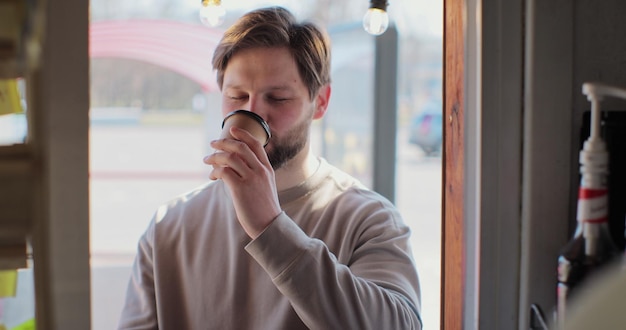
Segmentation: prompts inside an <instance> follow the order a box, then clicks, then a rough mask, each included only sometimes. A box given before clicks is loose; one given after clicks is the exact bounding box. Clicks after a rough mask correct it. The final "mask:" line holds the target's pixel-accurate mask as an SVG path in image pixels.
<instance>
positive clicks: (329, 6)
mask: <svg viewBox="0 0 626 330" xmlns="http://www.w3.org/2000/svg"><path fill="white" fill-rule="evenodd" d="M423 2H424V3H423V4H422V3H421V2H415V1H414V0H395V1H391V3H390V7H389V14H390V17H391V20H392V21H393V22H394V23H395V24H396V28H397V30H398V33H399V58H398V60H399V62H398V68H399V69H398V90H397V98H398V108H397V109H389V110H388V111H397V118H398V123H397V127H398V135H397V138H396V141H397V150H398V152H397V155H396V159H395V161H396V194H395V196H396V198H395V201H394V202H395V203H396V205H397V206H398V208H399V209H400V212H401V213H402V215H403V217H404V219H405V221H406V222H407V223H408V224H409V225H410V226H411V228H412V231H413V241H412V243H413V251H414V256H415V261H416V265H417V268H418V272H419V274H420V277H421V281H422V313H423V320H424V323H425V326H426V327H427V328H429V329H436V328H439V303H440V298H439V295H440V290H439V283H440V268H441V266H440V264H441V261H440V259H441V257H440V245H441V242H440V236H441V229H440V228H441V214H440V211H441V157H440V151H441V149H440V148H441V113H442V103H441V76H442V63H441V60H442V10H441V3H440V1H438V5H437V6H433V3H432V2H428V4H426V1H423ZM222 3H223V5H224V6H225V7H226V9H227V17H226V21H225V23H224V24H223V25H222V27H221V28H222V29H223V28H224V27H225V26H227V25H228V24H230V23H232V21H233V20H234V19H236V18H237V17H238V16H240V15H241V14H242V13H243V12H245V11H248V10H250V9H253V8H257V7H261V6H266V5H283V6H285V7H287V8H289V9H291V10H292V11H293V12H294V13H296V15H297V16H298V17H299V18H301V19H306V18H309V19H313V20H315V21H317V22H320V23H321V24H324V25H325V26H326V27H327V28H328V30H329V32H330V34H331V38H332V42H333V47H334V48H333V69H332V70H333V96H332V98H331V103H330V109H329V111H328V115H327V116H326V117H325V119H324V120H323V121H319V122H317V123H315V126H314V127H315V129H314V130H313V132H312V134H313V140H314V146H313V147H314V151H315V152H316V153H317V154H320V155H322V156H323V157H326V158H327V159H328V160H329V161H330V162H331V163H333V164H335V165H337V166H339V167H341V168H343V169H344V170H346V171H348V172H350V173H351V174H353V175H354V176H356V177H358V178H360V179H361V180H362V181H363V182H364V183H365V184H366V185H368V186H370V187H371V185H372V175H373V169H372V164H373V162H372V161H371V159H372V157H374V155H373V147H372V139H373V138H374V137H373V132H372V130H373V122H372V121H373V120H374V119H373V118H374V116H373V111H374V110H373V100H372V99H370V98H368V97H364V95H372V94H373V93H371V89H372V88H373V85H374V82H373V79H374V77H373V72H374V68H373V65H374V47H375V43H374V37H372V36H369V35H368V34H366V32H365V31H364V30H363V29H362V27H361V23H360V20H361V18H362V16H363V14H364V12H365V10H366V9H367V7H368V2H367V1H366V0H358V1H356V0H349V1H331V0H327V1H296V0H293V1H288V0H284V1H275V2H269V1H254V0H250V1H235V0H222ZM199 5H200V2H199V1H187V2H185V3H181V2H174V1H169V0H161V1H152V2H146V1H139V2H124V1H121V0H115V1H112V0H107V1H105V0H93V1H92V2H91V15H92V18H91V23H92V26H93V27H95V26H96V24H100V25H99V28H102V26H103V25H105V24H109V25H107V27H108V29H109V30H106V32H108V34H106V33H105V34H104V35H108V36H109V37H110V36H111V35H114V33H115V31H116V30H115V26H116V25H115V24H132V26H134V27H135V28H136V30H133V29H134V28H133V29H131V28H129V27H128V26H129V25H127V28H125V29H122V31H124V33H125V34H126V36H125V38H120V39H119V40H116V39H115V38H109V39H107V42H108V43H109V44H104V43H102V40H100V39H98V38H101V37H102V35H101V34H95V33H94V30H93V29H92V40H91V49H92V56H93V57H92V62H91V70H92V72H91V98H92V99H91V111H90V116H91V127H90V166H91V167H90V172H91V174H90V175H91V184H90V187H91V235H92V236H91V253H92V257H91V266H92V300H93V303H92V309H93V312H92V315H93V317H92V322H93V329H95V330H99V329H111V328H114V327H115V324H116V323H117V319H118V316H119V312H120V308H121V304H122V301H123V296H124V292H125V289H126V284H127V281H128V276H129V273H130V264H131V262H132V259H133V257H134V254H135V250H136V244H137V241H138V239H139V236H140V235H141V234H142V232H143V231H144V229H145V228H146V226H147V225H148V222H149V221H150V219H151V217H152V214H153V212H154V211H155V210H156V208H157V207H158V206H159V205H160V204H162V203H164V202H166V201H168V200H169V199H171V198H172V197H174V196H176V195H179V194H182V193H184V192H186V191H188V190H190V189H193V188H195V187H196V186H198V185H200V184H202V183H204V182H206V180H208V178H207V174H208V170H207V168H206V167H205V166H204V165H203V163H202V158H203V157H204V156H205V155H206V154H207V153H208V152H210V150H209V147H208V141H210V140H211V139H213V138H215V137H217V134H218V133H219V125H220V123H221V115H220V113H219V109H220V105H219V99H220V98H219V95H218V91H217V90H216V89H215V87H214V85H212V79H213V78H212V72H210V68H209V69H206V68H205V66H206V65H208V61H209V58H210V57H206V56H205V58H206V60H205V62H202V63H198V65H197V66H195V67H196V68H197V70H196V71H201V70H207V71H206V77H207V79H206V82H204V81H203V80H202V78H197V77H196V78H194V77H191V76H192V74H189V73H188V72H187V71H185V69H184V68H178V69H176V68H174V69H173V68H171V67H167V65H163V59H162V58H154V57H151V56H147V57H149V59H144V60H142V58H141V56H140V55H137V52H135V53H133V55H131V54H129V53H128V52H127V53H124V52H120V50H124V49H125V50H128V49H129V47H130V46H132V45H124V47H120V46H119V45H117V46H116V44H115V43H116V42H128V40H134V39H133V38H134V36H131V35H130V32H129V31H139V32H141V33H139V35H143V36H144V37H146V38H148V39H147V41H144V42H143V43H142V46H143V47H148V50H147V51H146V53H148V54H150V53H152V54H161V53H163V52H165V50H164V49H162V48H161V49H159V44H157V43H158V42H163V41H164V40H163V39H165V38H166V36H164V35H161V37H160V38H157V39H158V40H154V39H150V38H151V37H150V29H147V28H143V29H142V28H141V27H138V28H137V25H135V24H155V22H163V24H168V28H169V29H170V31H175V30H172V29H176V28H179V27H180V28H186V29H191V30H193V31H202V32H196V33H205V34H206V36H205V37H206V38H208V39H210V40H215V38H216V37H217V38H219V34H220V31H221V30H220V28H217V29H209V28H205V27H203V26H201V25H200V22H199V20H198V18H197V10H198V8H199ZM113 23H115V24H113ZM150 26H151V28H152V29H157V28H158V27H155V26H154V25H150ZM144 27H145V26H144ZM191 30H190V31H191ZM99 31H100V32H102V30H99ZM172 33H173V34H175V33H174V32H172ZM180 35H181V36H182V35H183V34H180ZM178 39H179V42H180V45H181V48H182V47H185V51H187V52H189V51H192V50H187V48H186V47H189V49H200V50H199V51H203V52H206V53H207V54H210V51H211V49H210V48H211V47H212V46H211V41H210V40H209V41H208V42H207V43H205V44H201V45H190V44H189V43H191V42H192V41H189V43H185V41H184V40H183V38H178ZM150 45H152V46H153V47H154V48H153V49H152V50H150V49H149V47H150ZM107 46H110V47H112V48H113V49H117V51H118V52H117V53H116V52H113V53H107V52H106V51H104V50H103V48H98V47H104V48H105V49H106V47H107ZM168 51H169V52H173V51H175V49H174V50H172V49H169V50H168ZM96 52H97V56H96ZM181 56H183V55H181ZM181 64H189V63H181ZM174 66H176V64H174ZM207 68H208V67H207Z"/></svg>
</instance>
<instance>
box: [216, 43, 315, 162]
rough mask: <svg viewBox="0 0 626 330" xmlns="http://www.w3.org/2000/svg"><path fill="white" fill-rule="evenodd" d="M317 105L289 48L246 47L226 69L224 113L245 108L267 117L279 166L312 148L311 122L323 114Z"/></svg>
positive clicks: (274, 158) (271, 157) (270, 149)
mask: <svg viewBox="0 0 626 330" xmlns="http://www.w3.org/2000/svg"><path fill="white" fill-rule="evenodd" d="M317 99H318V98H316V100H317ZM317 103H318V102H314V101H312V100H311V99H310V98H309V93H308V89H307V88H306V86H305V85H304V82H303V81H302V79H301V77H300V74H299V73H298V68H297V66H296V62H295V61H294V59H293V57H292V56H291V53H290V52H289V50H288V49H287V48H252V49H246V50H242V51H240V52H238V53H236V54H235V55H234V56H233V57H232V58H231V59H230V60H229V62H228V66H227V67H226V70H225V71H224V83H223V86H222V115H224V116H225V115H226V114H228V113H229V112H231V111H234V110H238V109H243V110H248V111H252V112H254V113H256V114H258V115H260V116H261V117H263V119H265V121H267V123H268V124H269V126H270V129H271V132H272V138H271V139H270V142H269V144H268V145H267V146H266V147H265V150H266V151H267V154H268V157H269V160H270V162H271V164H272V167H273V168H274V170H277V169H279V168H281V167H282V166H283V165H285V164H287V162H288V161H289V160H291V159H293V158H294V157H295V156H296V155H298V154H299V153H301V152H303V151H305V152H306V151H308V150H307V149H308V146H309V129H310V126H311V121H312V120H313V118H319V117H321V114H319V106H318V105H317ZM322 103H323V102H322ZM323 108H324V109H323V111H325V106H324V107H323ZM323 111H322V114H323ZM318 114H319V115H318Z"/></svg>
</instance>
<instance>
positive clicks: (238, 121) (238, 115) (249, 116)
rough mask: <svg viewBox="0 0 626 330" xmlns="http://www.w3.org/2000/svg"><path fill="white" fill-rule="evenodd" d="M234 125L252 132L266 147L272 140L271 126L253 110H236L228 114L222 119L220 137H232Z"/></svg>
mask: <svg viewBox="0 0 626 330" xmlns="http://www.w3.org/2000/svg"><path fill="white" fill-rule="evenodd" d="M233 126H235V127H238V128H241V129H243V130H245V131H248V132H250V134H252V136H254V137H255V138H256V139H257V140H258V141H259V142H261V143H263V146H264V147H265V146H266V145H267V144H268V143H269V142H270V137H272V134H271V133H270V126H269V125H268V124H267V122H265V120H263V118H261V116H259V115H257V114H256V113H254V112H251V111H247V110H235V111H233V112H230V113H229V114H227V115H226V117H224V120H223V121H222V134H221V135H220V138H221V139H226V138H230V139H232V138H233V137H232V136H231V135H230V128H231V127H233Z"/></svg>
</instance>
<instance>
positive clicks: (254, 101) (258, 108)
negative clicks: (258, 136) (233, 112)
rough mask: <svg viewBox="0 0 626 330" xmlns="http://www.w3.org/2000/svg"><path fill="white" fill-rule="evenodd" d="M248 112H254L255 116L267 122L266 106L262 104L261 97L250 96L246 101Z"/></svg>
mask: <svg viewBox="0 0 626 330" xmlns="http://www.w3.org/2000/svg"><path fill="white" fill-rule="evenodd" d="M247 105H248V109H246V110H248V111H250V112H254V113H255V114H257V115H259V116H261V118H263V120H265V121H268V119H269V118H268V114H269V112H268V106H267V104H265V103H264V102H263V98H262V97H257V96H252V97H250V99H249V101H248V104H247Z"/></svg>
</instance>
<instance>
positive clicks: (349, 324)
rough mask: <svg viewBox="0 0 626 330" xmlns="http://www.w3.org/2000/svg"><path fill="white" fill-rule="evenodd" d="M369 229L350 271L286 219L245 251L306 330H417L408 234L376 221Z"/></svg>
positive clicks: (280, 219) (416, 289)
mask: <svg viewBox="0 0 626 330" xmlns="http://www.w3.org/2000/svg"><path fill="white" fill-rule="evenodd" d="M375 216H376V215H374V217H375ZM370 227H371V228H368V229H367V230H365V231H364V233H362V234H361V236H363V237H362V238H361V239H360V240H359V242H358V244H355V249H354V252H353V258H352V259H351V261H350V264H349V265H344V264H341V263H339V262H338V261H337V258H336V257H335V256H334V255H333V254H332V253H331V252H330V251H329V249H328V247H327V246H326V245H325V244H324V242H323V241H321V240H319V239H315V238H311V237H309V236H307V234H306V233H305V232H304V231H302V230H301V229H300V227H298V225H297V224H296V223H294V222H293V221H292V220H291V219H290V218H289V217H288V216H287V215H286V214H285V213H281V214H280V215H279V216H278V217H277V218H276V219H275V220H274V222H273V223H272V224H271V225H270V226H268V228H266V230H265V231H264V232H263V233H262V234H261V235H260V236H259V237H257V238H256V239H255V240H253V241H252V242H250V243H249V244H248V245H247V246H246V250H247V251H248V253H249V254H250V255H251V256H252V257H253V258H254V259H255V260H256V261H257V262H258V263H259V264H260V265H261V266H262V267H263V268H264V269H265V271H266V272H267V273H268V274H269V275H270V276H271V278H272V281H273V282H274V284H275V285H276V287H277V288H278V290H280V292H281V293H282V294H283V295H285V296H286V297H287V298H288V299H289V300H290V302H291V305H292V307H293V308H294V310H295V311H296V313H297V314H298V316H299V317H300V319H301V320H302V321H303V322H304V323H305V324H306V325H307V326H308V327H309V328H311V329H421V327H422V324H421V319H420V314H419V310H420V305H419V283H418V279H417V272H416V270H415V268H414V264H413V262H412V257H411V252H410V251H409V248H408V247H409V244H408V237H409V229H408V227H406V226H389V223H388V222H387V223H385V222H376V221H374V222H373V225H371V226H370Z"/></svg>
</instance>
